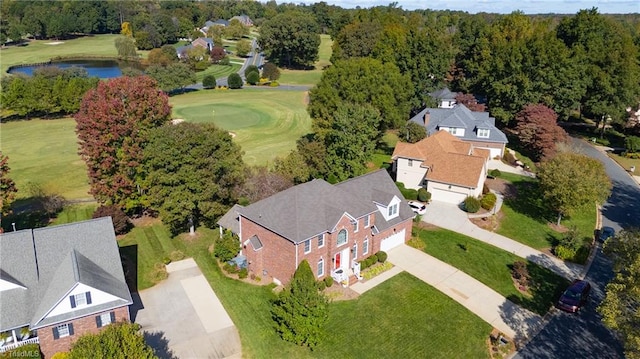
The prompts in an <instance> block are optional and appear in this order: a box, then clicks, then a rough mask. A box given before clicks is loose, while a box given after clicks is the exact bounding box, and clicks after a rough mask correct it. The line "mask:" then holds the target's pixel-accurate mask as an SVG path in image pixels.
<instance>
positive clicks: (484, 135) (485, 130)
mask: <svg viewBox="0 0 640 359" xmlns="http://www.w3.org/2000/svg"><path fill="white" fill-rule="evenodd" d="M478 137H481V138H489V129H488V128H479V129H478Z"/></svg>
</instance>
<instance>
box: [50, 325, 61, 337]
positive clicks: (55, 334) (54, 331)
mask: <svg viewBox="0 0 640 359" xmlns="http://www.w3.org/2000/svg"><path fill="white" fill-rule="evenodd" d="M52 329H53V339H60V334H58V327H53V328H52Z"/></svg>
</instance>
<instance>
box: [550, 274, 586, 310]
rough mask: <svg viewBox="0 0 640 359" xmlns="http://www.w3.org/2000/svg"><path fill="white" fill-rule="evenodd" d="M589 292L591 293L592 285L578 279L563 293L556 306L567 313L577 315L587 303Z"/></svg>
mask: <svg viewBox="0 0 640 359" xmlns="http://www.w3.org/2000/svg"><path fill="white" fill-rule="evenodd" d="M589 292H591V284H589V282H587V281H586V280H579V279H576V280H574V281H573V283H571V285H570V286H569V288H567V290H565V291H564V293H562V296H560V299H559V300H558V304H557V305H556V306H557V307H558V309H561V310H564V311H565V312H570V313H575V312H577V311H578V310H579V309H580V308H581V307H582V306H584V305H585V304H586V303H587V300H588V299H589Z"/></svg>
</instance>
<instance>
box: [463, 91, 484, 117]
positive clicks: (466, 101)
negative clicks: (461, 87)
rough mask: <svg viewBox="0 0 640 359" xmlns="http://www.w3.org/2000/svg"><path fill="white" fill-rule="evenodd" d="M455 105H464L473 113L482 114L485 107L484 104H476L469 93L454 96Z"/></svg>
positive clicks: (475, 100) (476, 101) (473, 97)
mask: <svg viewBox="0 0 640 359" xmlns="http://www.w3.org/2000/svg"><path fill="white" fill-rule="evenodd" d="M456 103H457V104H460V105H465V106H466V107H467V108H468V109H469V110H471V111H473V112H484V111H485V109H486V106H485V105H484V104H481V103H478V100H477V99H476V98H475V96H473V95H472V94H470V93H459V94H458V95H457V96H456Z"/></svg>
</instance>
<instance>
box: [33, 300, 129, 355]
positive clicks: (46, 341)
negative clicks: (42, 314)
mask: <svg viewBox="0 0 640 359" xmlns="http://www.w3.org/2000/svg"><path fill="white" fill-rule="evenodd" d="M109 312H115V318H116V321H124V320H127V321H128V320H130V318H129V307H128V306H124V307H120V308H116V309H113V310H109V311H106V312H102V313H96V314H91V315H88V316H86V317H81V318H77V319H74V320H72V321H69V322H64V323H58V324H56V325H51V326H48V327H44V328H40V329H38V330H37V332H38V339H39V341H40V350H41V351H42V354H43V355H44V358H45V359H48V358H51V357H52V356H53V355H54V354H55V353H58V352H66V351H69V348H70V347H71V344H72V343H73V342H74V341H76V340H77V339H78V338H79V337H80V336H81V335H83V334H87V333H98V332H99V331H100V329H101V328H98V326H97V324H96V316H99V315H100V314H103V313H109ZM65 323H73V335H69V336H67V337H64V338H59V339H54V337H53V328H54V327H56V326H58V325H59V324H65Z"/></svg>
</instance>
